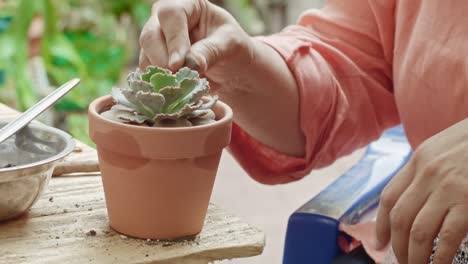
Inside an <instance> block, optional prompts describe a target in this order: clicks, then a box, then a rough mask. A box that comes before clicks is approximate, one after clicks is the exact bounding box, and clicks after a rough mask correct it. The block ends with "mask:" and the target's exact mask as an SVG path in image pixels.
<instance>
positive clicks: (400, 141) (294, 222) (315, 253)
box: [283, 126, 412, 264]
mask: <svg viewBox="0 0 468 264" xmlns="http://www.w3.org/2000/svg"><path fill="white" fill-rule="evenodd" d="M411 153H412V151H411V147H410V145H409V144H408V142H407V139H406V136H405V133H404V131H403V128H402V127H401V126H398V127H395V128H392V129H390V130H387V131H386V132H385V133H384V134H383V135H382V136H381V137H380V139H379V140H377V141H375V142H373V143H371V144H370V145H369V147H368V148H367V151H366V152H365V154H364V156H363V157H362V158H361V160H360V161H359V162H358V163H357V164H356V165H354V166H353V167H352V168H351V169H350V170H348V171H347V172H346V173H344V174H343V175H341V176H340V177H339V178H338V179H337V180H336V181H334V182H333V183H332V184H331V185H330V186H328V187H327V188H326V189H325V190H323V191H322V192H320V193H319V194H318V195H317V196H315V197H313V198H312V199H311V200H310V201H308V202H307V203H305V204H304V205H303V206H301V207H300V208H299V209H297V210H296V211H295V212H294V213H293V214H292V215H291V216H290V218H289V222H288V228H287V233H286V243H285V249H284V256H283V264H306V263H307V264H310V263H314V264H329V263H331V262H332V261H333V260H334V259H335V258H336V257H337V255H339V254H340V253H342V252H341V250H340V248H339V246H338V236H339V235H340V231H339V224H340V223H345V224H354V223H357V222H359V220H360V219H361V218H362V217H363V216H364V215H365V214H366V213H369V212H371V211H373V210H375V209H376V208H377V206H378V203H379V198H380V193H381V192H382V190H383V188H384V187H385V185H387V183H388V182H389V181H390V180H391V179H392V178H393V176H395V175H396V174H397V173H398V171H399V170H400V169H401V168H402V167H403V166H404V165H405V164H406V163H407V162H408V160H409V159H410V157H411Z"/></svg>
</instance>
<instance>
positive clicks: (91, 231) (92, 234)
mask: <svg viewBox="0 0 468 264" xmlns="http://www.w3.org/2000/svg"><path fill="white" fill-rule="evenodd" d="M96 234H97V233H96V231H95V230H89V231H88V233H86V235H87V236H96Z"/></svg>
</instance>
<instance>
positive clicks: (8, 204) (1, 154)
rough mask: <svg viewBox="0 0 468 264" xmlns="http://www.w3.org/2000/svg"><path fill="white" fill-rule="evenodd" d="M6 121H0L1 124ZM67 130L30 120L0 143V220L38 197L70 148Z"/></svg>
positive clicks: (70, 140)
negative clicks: (26, 124)
mask: <svg viewBox="0 0 468 264" xmlns="http://www.w3.org/2000/svg"><path fill="white" fill-rule="evenodd" d="M6 124H7V123H6V122H0V127H3V126H5V125H6ZM74 147H75V141H74V140H73V138H72V137H71V136H70V135H68V134H67V133H65V132H63V131H61V130H58V129H55V128H52V127H49V126H45V125H39V124H30V125H29V126H27V127H26V128H24V129H22V130H21V131H20V132H18V133H17V134H16V135H14V136H12V137H11V138H9V139H7V140H6V141H4V142H2V143H1V144H0V221H3V220H7V219H12V218H15V217H17V216H19V215H21V214H22V213H24V212H26V211H27V210H28V209H29V208H30V207H31V206H32V205H33V204H34V203H35V202H36V201H37V199H38V198H39V196H40V195H41V193H42V192H43V191H44V189H45V187H46V186H47V184H48V183H49V180H50V178H51V177H52V173H53V170H54V168H55V166H56V165H57V163H58V162H59V161H60V160H61V159H62V158H64V157H65V156H66V155H68V154H69V153H70V152H72V151H73V149H74Z"/></svg>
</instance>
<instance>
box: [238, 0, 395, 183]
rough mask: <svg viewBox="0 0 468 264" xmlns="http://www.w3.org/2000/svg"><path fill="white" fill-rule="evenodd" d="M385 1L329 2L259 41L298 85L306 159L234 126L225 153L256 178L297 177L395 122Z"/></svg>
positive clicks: (390, 26)
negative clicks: (279, 59)
mask: <svg viewBox="0 0 468 264" xmlns="http://www.w3.org/2000/svg"><path fill="white" fill-rule="evenodd" d="M369 2H375V3H374V4H371V3H369ZM382 3H383V2H382V1H367V0H353V1H338V0H336V1H329V2H328V3H327V4H326V6H325V7H324V8H323V9H321V10H310V11H307V12H306V13H304V15H303V16H302V17H301V18H300V20H299V23H298V25H294V26H290V27H288V28H286V29H285V30H283V31H282V32H280V33H278V34H274V35H271V36H266V37H258V39H259V40H260V41H263V42H265V43H266V44H268V45H270V46H271V47H272V48H274V49H275V50H276V51H277V52H278V53H279V54H280V55H281V56H282V58H283V59H284V60H285V62H286V63H287V65H288V67H289V69H290V71H291V73H292V74H293V76H294V78H295V80H296V84H297V87H298V89H299V91H298V92H299V96H300V114H301V116H300V123H301V129H302V131H303V133H304V136H305V139H306V140H305V144H306V145H305V150H306V154H305V156H304V157H291V156H288V155H284V154H282V153H280V152H278V151H275V150H274V149H271V148H269V147H267V146H265V145H263V144H262V143H260V142H259V141H257V140H256V139H255V138H252V137H251V136H249V135H248V134H247V133H246V132H245V131H244V130H243V129H242V128H241V127H239V126H238V125H234V126H233V131H232V132H233V133H232V142H231V145H230V147H229V150H230V152H231V153H232V154H233V155H234V157H235V158H236V159H237V160H238V162H239V163H240V164H241V166H242V167H243V168H244V169H245V170H246V171H247V172H248V173H249V174H250V175H251V176H252V177H253V178H254V179H255V180H257V181H259V182H262V183H265V184H280V183H287V182H291V181H295V180H298V179H301V178H302V177H304V176H305V175H307V174H309V173H310V171H311V170H312V169H315V168H321V167H324V166H327V165H329V164H331V163H332V162H334V161H335V160H336V159H337V158H339V157H341V156H344V155H347V154H349V153H351V152H352V151H354V150H356V149H357V148H360V147H363V146H365V145H366V144H368V143H369V142H370V141H372V140H374V139H376V138H378V136H379V135H380V134H381V133H382V132H383V130H385V129H386V128H389V127H391V126H394V125H396V124H398V123H399V117H398V113H397V110H396V105H395V100H394V96H393V82H392V50H393V34H394V33H393V32H394V30H393V29H394V21H393V8H392V7H391V6H389V5H386V4H382ZM285 140H287V139H285Z"/></svg>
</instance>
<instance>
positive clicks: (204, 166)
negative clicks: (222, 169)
mask: <svg viewBox="0 0 468 264" xmlns="http://www.w3.org/2000/svg"><path fill="white" fill-rule="evenodd" d="M111 105H112V99H111V97H109V96H106V97H102V98H99V99H97V100H95V101H94V102H93V103H92V104H91V105H90V109H89V121H90V136H91V138H92V139H93V141H94V142H95V143H96V145H97V151H98V156H99V165H100V168H101V173H102V181H103V186H104V192H105V197H106V204H107V210H108V215H109V222H110V226H111V227H112V228H113V229H115V230H116V231H118V232H119V233H122V234H125V235H128V236H132V237H138V238H144V239H147V238H150V239H176V238H180V237H186V236H192V235H195V234H197V233H199V232H200V231H201V229H202V227H203V223H204V220H205V216H206V212H207V209H208V204H209V200H210V196H211V192H212V189H213V185H214V181H215V177H216V173H217V170H218V164H219V160H220V157H221V154H222V150H223V148H224V147H226V146H227V145H228V144H229V141H230V136H231V124H232V111H231V109H230V108H229V107H228V106H227V105H225V104H223V103H221V102H218V103H217V104H216V106H214V108H213V110H214V112H215V113H216V116H217V121H216V122H215V123H213V124H209V125H203V126H197V127H186V128H152V127H140V126H134V125H126V124H120V123H116V122H113V121H110V120H107V119H104V118H103V117H101V116H100V113H101V112H102V111H103V110H105V109H107V108H108V107H109V106H111Z"/></svg>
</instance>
